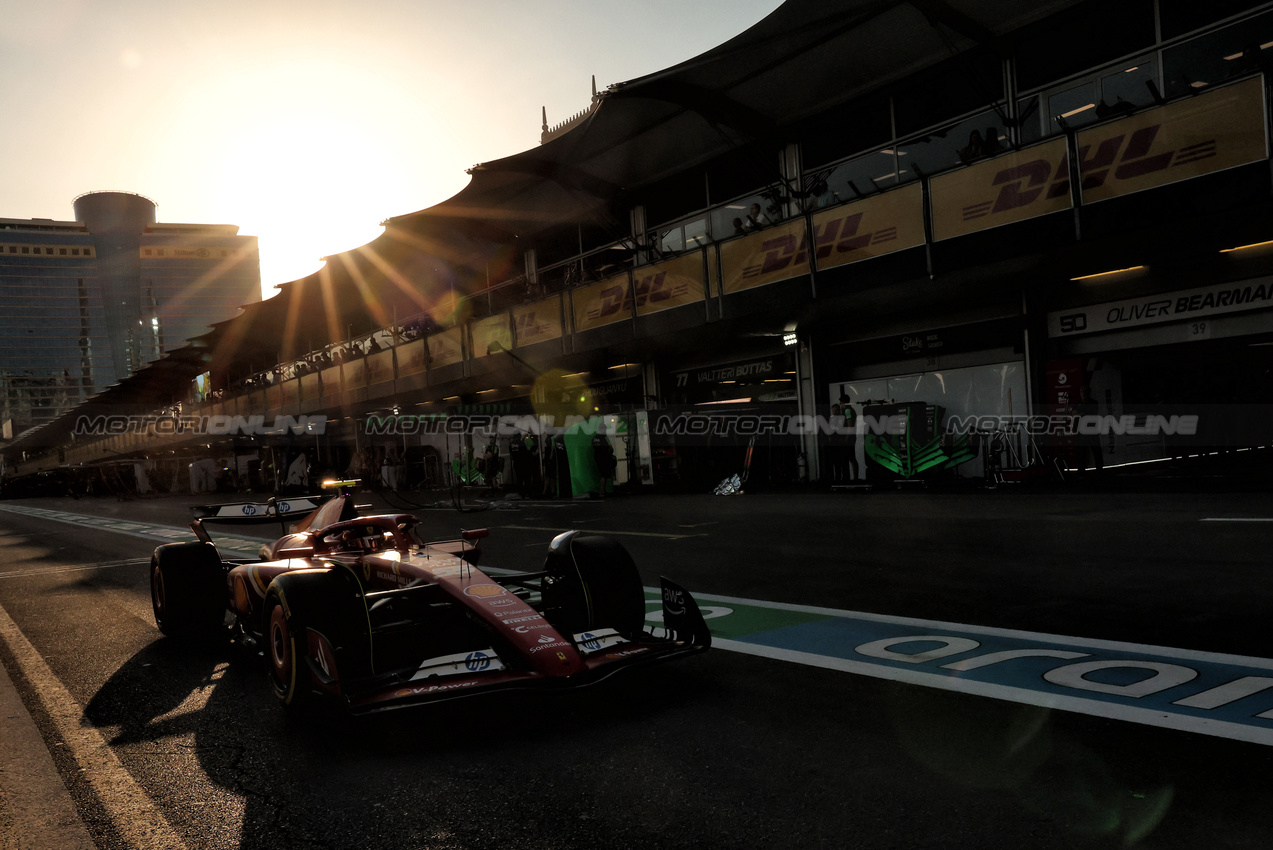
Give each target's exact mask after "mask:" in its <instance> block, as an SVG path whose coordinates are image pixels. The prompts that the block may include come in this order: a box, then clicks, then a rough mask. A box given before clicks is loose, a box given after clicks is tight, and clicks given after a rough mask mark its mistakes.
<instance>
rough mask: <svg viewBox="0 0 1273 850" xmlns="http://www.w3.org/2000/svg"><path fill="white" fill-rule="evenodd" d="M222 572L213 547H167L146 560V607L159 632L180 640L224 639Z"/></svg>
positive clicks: (158, 550)
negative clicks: (147, 601) (148, 604)
mask: <svg viewBox="0 0 1273 850" xmlns="http://www.w3.org/2000/svg"><path fill="white" fill-rule="evenodd" d="M225 577H226V571H225V566H224V565H223V564H222V562H221V558H220V556H219V555H218V554H217V550H216V547H215V546H212V545H211V544H208V543H169V544H166V545H164V546H160V547H159V548H157V549H156V550H155V552H154V554H153V555H151V557H150V604H151V609H152V611H153V612H154V615H155V625H156V626H158V627H159V631H161V632H163V633H164V634H165V635H168V636H169V637H173V638H180V639H182V640H191V641H201V642H216V641H220V640H224V639H225V637H226V634H227V632H226V629H225V613H226V605H227V603H228V600H229V591H228V590H227V588H226V578H225Z"/></svg>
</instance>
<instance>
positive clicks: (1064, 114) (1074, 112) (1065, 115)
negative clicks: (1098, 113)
mask: <svg viewBox="0 0 1273 850" xmlns="http://www.w3.org/2000/svg"><path fill="white" fill-rule="evenodd" d="M1095 108H1096V104H1095V103H1089V104H1087V105H1086V106H1080V107H1078V108H1077V109H1071V110H1070V111H1069V112H1062V113H1061V117H1062V118H1069V117H1071V116H1073V115H1078V114H1079V113H1080V112H1086V111H1087V110H1089V109H1095Z"/></svg>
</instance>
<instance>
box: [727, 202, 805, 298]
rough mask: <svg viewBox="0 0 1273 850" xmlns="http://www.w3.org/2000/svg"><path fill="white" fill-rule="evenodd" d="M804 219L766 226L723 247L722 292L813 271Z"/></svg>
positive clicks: (773, 281)
mask: <svg viewBox="0 0 1273 850" xmlns="http://www.w3.org/2000/svg"><path fill="white" fill-rule="evenodd" d="M804 243H805V239H804V219H796V220H795V221H791V222H788V223H786V224H779V225H777V226H775V227H769V228H766V229H764V230H762V231H760V232H759V233H753V234H752V235H751V236H747V237H745V238H742V239H735V240H733V241H731V242H726V243H724V244H723V245H721V246H720V257H721V291H722V292H725V293H730V292H741V291H742V290H744V289H751V288H752V287H753V286H763V285H765V284H767V283H776V282H778V281H780V280H787V279H788V278H793V277H799V276H800V275H802V274H808V273H809V252H808V251H806V250H805V244H804Z"/></svg>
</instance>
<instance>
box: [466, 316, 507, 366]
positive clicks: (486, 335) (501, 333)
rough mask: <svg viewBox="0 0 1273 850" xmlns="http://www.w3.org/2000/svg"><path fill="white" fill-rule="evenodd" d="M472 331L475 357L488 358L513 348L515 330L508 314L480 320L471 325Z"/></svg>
mask: <svg viewBox="0 0 1273 850" xmlns="http://www.w3.org/2000/svg"><path fill="white" fill-rule="evenodd" d="M470 329H471V332H472V334H473V337H472V339H473V356H474V357H486V356H487V355H488V354H495V353H497V352H503V351H508V350H509V349H510V348H512V347H513V329H512V327H511V326H510V325H509V323H508V314H507V313H500V314H499V315H496V316H488V317H486V318H485V319H478V320H476V321H474V322H472V323H471V325H470Z"/></svg>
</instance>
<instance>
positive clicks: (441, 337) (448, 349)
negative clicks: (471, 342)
mask: <svg viewBox="0 0 1273 850" xmlns="http://www.w3.org/2000/svg"><path fill="white" fill-rule="evenodd" d="M463 331H464V329H463V328H451V329H450V330H448V331H442V332H441V333H436V334H434V335H433V336H431V337H429V338H428V343H429V368H431V369H438V368H441V367H442V366H450V365H451V364H452V363H459V362H460V361H462V360H463V359H464V337H463V336H462V333H463Z"/></svg>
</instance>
